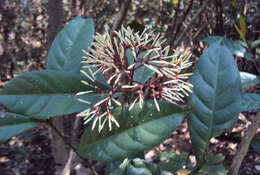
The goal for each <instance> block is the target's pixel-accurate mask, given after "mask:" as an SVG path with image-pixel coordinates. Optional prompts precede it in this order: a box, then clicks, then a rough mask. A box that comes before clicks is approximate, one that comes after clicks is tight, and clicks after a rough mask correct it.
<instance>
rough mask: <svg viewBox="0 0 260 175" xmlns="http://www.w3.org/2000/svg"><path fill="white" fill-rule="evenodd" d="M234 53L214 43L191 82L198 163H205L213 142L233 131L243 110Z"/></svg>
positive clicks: (190, 122)
mask: <svg viewBox="0 0 260 175" xmlns="http://www.w3.org/2000/svg"><path fill="white" fill-rule="evenodd" d="M240 81H241V80H240V75H239V71H238V69H237V67H236V64H235V61H234V58H233V56H232V53H231V52H230V51H229V49H228V48H226V47H225V46H222V45H220V44H217V43H216V44H212V45H211V46H210V47H209V48H208V49H207V50H206V51H205V53H204V54H203V55H202V56H201V57H200V59H199V61H198V62H197V65H196V67H195V71H194V72H193V75H192V77H191V79H190V82H191V83H192V84H193V86H194V87H193V93H192V94H191V95H190V96H189V98H188V103H189V105H191V106H192V109H193V110H192V113H190V114H189V115H188V126H189V131H190V134H191V140H192V145H193V146H192V147H193V148H194V152H195V155H196V158H197V161H198V164H199V165H200V164H201V163H203V162H204V154H205V153H206V151H207V148H208V144H209V140H210V139H211V138H212V137H215V136H218V135H220V134H221V133H223V132H225V131H228V130H230V129H231V128H232V127H233V126H234V124H235V123H236V121H237V118H238V114H239V112H240V107H241V104H240V103H241V84H240V83H241V82H240Z"/></svg>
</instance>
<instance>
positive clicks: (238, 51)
mask: <svg viewBox="0 0 260 175" xmlns="http://www.w3.org/2000/svg"><path fill="white" fill-rule="evenodd" d="M203 41H204V42H206V43H207V44H209V45H211V44H214V43H216V42H219V43H221V44H222V45H224V46H226V47H227V48H228V49H229V50H230V52H231V53H232V54H234V55H236V56H239V57H243V58H246V59H248V60H253V59H252V56H251V55H250V54H249V53H248V52H247V51H246V49H245V48H244V47H242V46H241V45H240V44H239V43H237V42H235V41H232V40H230V39H227V38H225V37H221V36H209V37H207V38H204V39H203Z"/></svg>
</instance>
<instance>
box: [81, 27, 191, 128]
mask: <svg viewBox="0 0 260 175" xmlns="http://www.w3.org/2000/svg"><path fill="white" fill-rule="evenodd" d="M165 41H166V40H165V39H163V37H160V35H159V34H158V35H157V36H156V37H155V38H154V34H153V32H151V31H150V32H148V31H147V30H146V29H145V30H144V31H143V32H142V34H141V35H140V34H139V33H138V32H137V33H134V32H133V30H132V29H131V28H130V27H127V28H125V27H122V28H121V30H120V31H116V32H115V34H114V35H113V36H112V37H110V35H109V32H108V30H106V31H105V34H103V35H102V34H99V33H97V34H96V35H95V36H94V42H93V43H92V48H90V49H89V50H90V52H86V51H84V53H85V54H86V55H85V56H84V59H85V60H84V61H82V64H83V66H82V70H81V73H82V74H83V75H85V76H86V77H87V78H88V79H90V80H91V81H92V83H91V84H90V83H88V82H86V81H84V80H83V81H82V83H83V84H86V85H87V86H91V87H93V89H92V90H88V91H83V92H79V93H77V94H76V96H77V97H78V100H79V101H81V102H83V103H87V104H90V103H91V102H90V101H86V100H83V99H81V98H79V97H80V95H84V94H90V93H99V94H100V95H101V96H104V94H105V93H108V94H109V95H108V96H104V98H103V99H101V100H100V101H99V102H96V103H94V104H91V106H90V108H88V109H86V110H84V111H82V112H81V113H79V114H78V116H82V117H84V119H85V123H88V122H90V121H91V120H94V121H93V124H92V130H93V129H94V128H95V126H96V125H97V123H98V131H99V132H100V131H101V130H102V128H103V127H104V125H105V123H106V122H107V121H108V125H109V130H111V129H112V123H115V125H116V126H117V127H120V124H119V123H118V122H117V121H116V119H115V118H114V116H113V115H112V113H111V111H112V110H113V109H114V108H115V107H116V106H122V105H129V110H131V109H132V108H133V106H134V105H135V104H136V103H139V107H140V108H142V107H143V103H144V100H147V99H152V100H153V101H154V104H155V106H156V109H157V111H158V112H160V106H159V104H158V102H157V100H165V101H168V102H171V103H177V102H184V100H183V98H184V97H185V96H188V95H189V93H191V88H192V85H191V84H190V83H188V82H187V80H188V78H189V76H190V75H192V74H191V73H183V70H185V69H187V68H189V67H190V66H191V65H192V62H191V61H190V56H191V55H190V54H187V53H180V52H179V51H177V50H176V51H175V52H174V53H173V54H172V55H170V54H169V46H166V47H165V48H163V46H162V45H163V44H164V43H165ZM140 71H142V72H145V73H146V76H145V77H138V76H137V75H136V74H137V72H140ZM98 72H100V73H101V74H102V75H103V76H104V77H106V78H107V80H106V83H107V84H108V85H109V86H110V87H111V88H110V89H109V90H108V91H107V90H103V89H102V88H99V86H98V83H97V82H96V77H95V76H96V74H97V73H98ZM147 75H148V76H147ZM120 94H127V95H126V96H125V97H126V98H127V99H126V98H124V99H123V100H122V99H121V98H120Z"/></svg>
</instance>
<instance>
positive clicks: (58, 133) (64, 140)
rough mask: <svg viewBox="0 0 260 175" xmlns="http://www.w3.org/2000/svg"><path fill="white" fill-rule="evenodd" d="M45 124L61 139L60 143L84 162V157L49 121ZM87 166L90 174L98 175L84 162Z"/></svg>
mask: <svg viewBox="0 0 260 175" xmlns="http://www.w3.org/2000/svg"><path fill="white" fill-rule="evenodd" d="M45 123H46V124H47V125H48V126H50V127H51V128H52V129H53V130H54V131H55V132H56V133H57V135H58V136H60V138H61V139H62V141H63V142H64V143H65V144H66V145H67V146H69V147H70V148H71V149H72V150H73V151H74V152H75V153H76V154H77V156H79V157H80V158H81V159H82V160H86V159H85V158H84V157H82V156H81V155H80V154H79V153H78V152H77V149H76V148H75V146H73V145H72V144H71V143H70V142H69V141H68V140H67V139H66V138H65V136H64V135H63V134H62V133H61V132H60V131H59V130H58V129H57V128H56V127H55V126H54V125H53V123H52V122H51V120H46V121H45ZM86 164H87V166H88V167H89V168H90V170H91V172H92V173H93V174H94V175H98V174H97V172H96V171H95V170H94V168H93V167H92V165H91V164H90V163H89V162H88V161H86Z"/></svg>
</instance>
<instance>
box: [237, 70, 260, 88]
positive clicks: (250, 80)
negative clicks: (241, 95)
mask: <svg viewBox="0 0 260 175" xmlns="http://www.w3.org/2000/svg"><path fill="white" fill-rule="evenodd" d="M240 78H241V84H242V88H245V87H248V86H254V85H257V84H259V83H260V77H259V76H257V75H254V74H250V73H247V72H240Z"/></svg>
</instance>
